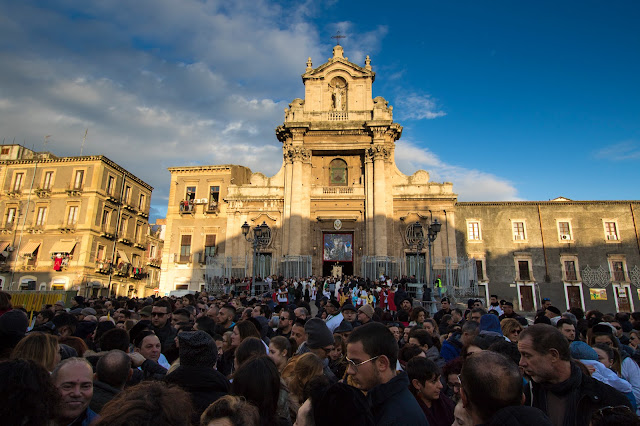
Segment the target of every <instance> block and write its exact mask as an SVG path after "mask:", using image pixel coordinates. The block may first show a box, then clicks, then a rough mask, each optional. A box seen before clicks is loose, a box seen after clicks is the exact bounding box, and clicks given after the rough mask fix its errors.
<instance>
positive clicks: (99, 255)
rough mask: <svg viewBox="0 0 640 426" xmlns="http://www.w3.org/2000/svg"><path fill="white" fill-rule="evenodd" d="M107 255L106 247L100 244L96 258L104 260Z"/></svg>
mask: <svg viewBox="0 0 640 426" xmlns="http://www.w3.org/2000/svg"><path fill="white" fill-rule="evenodd" d="M104 256H105V247H104V246H103V245H101V244H98V249H97V250H96V260H97V261H100V262H101V261H103V260H104Z"/></svg>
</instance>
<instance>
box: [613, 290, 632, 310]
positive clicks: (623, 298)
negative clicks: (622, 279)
mask: <svg viewBox="0 0 640 426" xmlns="http://www.w3.org/2000/svg"><path fill="white" fill-rule="evenodd" d="M613 289H614V291H615V293H616V300H617V301H618V312H631V301H630V299H631V294H629V287H618V286H614V287H613Z"/></svg>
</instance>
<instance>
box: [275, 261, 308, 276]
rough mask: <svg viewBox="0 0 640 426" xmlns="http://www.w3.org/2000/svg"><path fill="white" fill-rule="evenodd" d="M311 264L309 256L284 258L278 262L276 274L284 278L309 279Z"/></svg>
mask: <svg viewBox="0 0 640 426" xmlns="http://www.w3.org/2000/svg"><path fill="white" fill-rule="evenodd" d="M311 263H312V262H311V256H284V257H283V258H282V259H281V260H280V265H279V271H278V272H279V274H280V275H282V276H283V277H285V278H306V277H310V276H311V275H312V274H311Z"/></svg>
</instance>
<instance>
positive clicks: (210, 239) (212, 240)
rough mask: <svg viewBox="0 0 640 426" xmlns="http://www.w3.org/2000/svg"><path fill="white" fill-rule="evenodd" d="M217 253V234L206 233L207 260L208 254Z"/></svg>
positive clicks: (205, 249)
mask: <svg viewBox="0 0 640 426" xmlns="http://www.w3.org/2000/svg"><path fill="white" fill-rule="evenodd" d="M215 255H216V236H215V235H205V237H204V256H205V261H206V259H207V257H208V256H211V257H213V256H215Z"/></svg>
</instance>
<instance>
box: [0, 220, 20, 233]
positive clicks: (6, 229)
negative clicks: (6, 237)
mask: <svg viewBox="0 0 640 426" xmlns="http://www.w3.org/2000/svg"><path fill="white" fill-rule="evenodd" d="M15 227H16V223H15V221H13V222H9V223H5V225H4V226H2V227H0V234H13V230H14V229H15Z"/></svg>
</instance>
